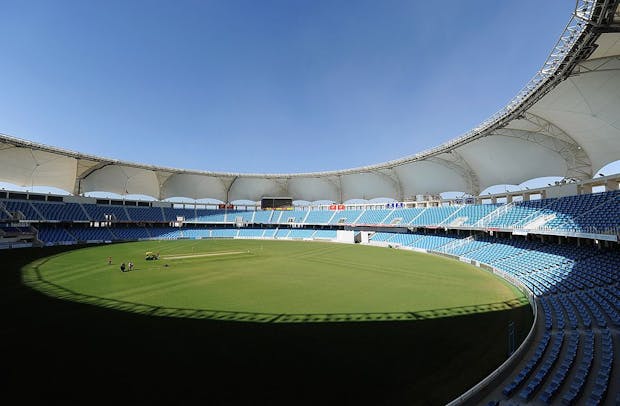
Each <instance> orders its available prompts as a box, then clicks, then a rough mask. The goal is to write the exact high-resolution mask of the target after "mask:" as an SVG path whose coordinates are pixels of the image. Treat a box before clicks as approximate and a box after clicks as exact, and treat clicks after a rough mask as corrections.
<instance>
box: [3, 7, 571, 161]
mask: <svg viewBox="0 0 620 406" xmlns="http://www.w3.org/2000/svg"><path fill="white" fill-rule="evenodd" d="M573 7H574V2H573V1H566V0H545V1H540V0H522V1H497V0H487V1H467V2H466V1H443V2H441V3H437V2H420V1H413V0H412V1H394V0H381V1H376V0H373V1H363V0H360V1H343V0H329V1H316V0H312V1H294V0H282V1H267V0H261V1H255V0H248V1H236V0H223V1H206V0H200V1H153V0H149V1H128V0H123V1H99V2H95V1H79V0H78V1H64V0H59V1H40V2H36V1H23V0H15V1H11V0H9V1H7V0H3V1H1V2H0V49H2V63H1V64H0V89H2V97H0V132H3V133H7V134H10V135H13V136H16V137H19V138H24V139H28V140H32V141H36V142H41V143H45V144H49V145H54V146H58V147H62V148H68V149H71V150H75V151H80V152H86V153H91V154H96V155H101V156H105V157H110V158H115V159H122V160H130V161H136V162H142V163H149V164H155V165H165V166H172V167H181V168H187V169H199V170H214V171H235V172H305V171H321V170H333V169H344V168H350V167H355V166H360V165H367V164H373V163H378V162H382V161H385V160H390V159H396V158H400V157H403V156H405V155H410V154H413V153H416V152H419V151H421V150H424V149H426V148H429V147H433V146H436V145H438V144H440V143H442V142H444V141H447V140H449V139H451V138H454V137H456V136H458V135H460V134H462V133H464V132H466V131H468V130H469V129H471V128H472V127H474V126H475V125H477V124H479V123H480V122H481V121H483V120H484V119H486V118H487V117H489V116H490V115H491V114H492V113H494V112H495V111H497V110H499V109H500V108H501V107H503V106H504V105H505V103H506V102H507V101H509V100H510V99H511V98H512V97H513V96H514V95H515V94H516V93H517V92H518V91H519V90H520V89H521V87H522V86H523V85H524V84H525V83H527V81H528V80H529V79H530V78H531V77H532V76H533V74H534V73H535V72H536V71H537V70H538V69H539V68H540V67H541V65H542V63H543V62H544V60H545V59H546V57H547V55H548V53H549V52H550V50H551V48H552V46H553V45H554V44H555V42H556V40H557V39H558V37H559V35H560V34H561V32H562V30H563V28H564V26H565V24H566V23H567V22H568V19H569V17H570V13H571V12H572V10H573Z"/></svg>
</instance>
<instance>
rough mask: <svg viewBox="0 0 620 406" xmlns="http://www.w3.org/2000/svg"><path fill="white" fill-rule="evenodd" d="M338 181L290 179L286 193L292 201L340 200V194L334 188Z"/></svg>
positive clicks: (336, 188)
mask: <svg viewBox="0 0 620 406" xmlns="http://www.w3.org/2000/svg"><path fill="white" fill-rule="evenodd" d="M338 183H339V181H338V179H334V180H330V178H292V179H290V180H289V182H288V193H289V195H290V197H292V198H293V200H306V201H309V202H314V201H317V200H332V201H335V202H336V201H339V200H340V192H339V191H338V187H337V186H336V185H337V184H338Z"/></svg>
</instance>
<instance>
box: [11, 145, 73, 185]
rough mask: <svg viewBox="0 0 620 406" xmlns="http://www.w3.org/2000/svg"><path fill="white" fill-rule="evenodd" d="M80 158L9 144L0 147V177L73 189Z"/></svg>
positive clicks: (26, 183)
mask: <svg viewBox="0 0 620 406" xmlns="http://www.w3.org/2000/svg"><path fill="white" fill-rule="evenodd" d="M76 166H77V161H76V160H75V159H74V158H70V157H65V156H62V155H58V154H54V153H50V152H44V151H39V150H32V149H30V148H15V147H9V148H6V149H2V150H0V179H1V180H2V181H3V182H9V183H13V184H15V185H19V186H24V187H32V186H53V187H56V188H59V189H62V190H65V191H67V192H73V187H74V185H75V173H76Z"/></svg>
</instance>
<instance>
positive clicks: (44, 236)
mask: <svg viewBox="0 0 620 406" xmlns="http://www.w3.org/2000/svg"><path fill="white" fill-rule="evenodd" d="M0 204H1V206H0V216H3V218H4V221H5V222H7V224H5V225H4V226H3V227H2V228H0V247H4V248H12V247H14V246H19V245H13V244H12V243H16V241H15V240H9V238H11V237H12V236H19V235H28V234H29V235H31V236H32V235H33V233H36V238H37V240H38V241H40V242H41V244H44V245H54V244H75V243H81V242H101V241H119V240H142V239H177V238H189V239H198V238H200V239H202V238H250V239H251V238H269V239H315V240H335V239H336V238H337V230H336V228H342V227H344V226H354V225H356V224H357V225H364V227H368V226H375V227H377V231H372V230H371V231H370V232H369V241H370V243H371V244H379V245H390V246H395V247H399V248H402V249H415V250H421V251H428V252H436V253H441V254H444V255H451V256H454V257H459V258H462V259H465V260H467V261H474V262H475V263H479V264H485V265H487V266H490V267H492V268H493V269H496V270H497V271H498V272H501V273H502V274H503V275H505V277H507V278H509V279H510V280H514V281H518V283H520V284H521V285H522V286H524V287H525V288H527V289H528V290H529V291H530V292H532V293H533V295H534V300H535V301H536V302H537V304H538V308H539V309H540V319H541V322H540V323H541V326H542V328H543V330H544V332H543V333H542V334H541V335H540V338H539V339H538V341H537V342H535V343H534V345H533V346H532V348H533V351H532V352H531V355H530V356H529V358H528V359H525V360H524V361H523V363H522V366H521V367H520V368H519V369H518V370H515V371H514V372H513V374H511V376H510V378H509V380H507V381H506V383H505V384H504V386H503V387H502V388H501V395H502V396H503V397H504V399H506V400H511V401H512V400H514V401H515V402H541V403H543V404H555V403H558V402H561V403H563V404H593V405H595V404H600V403H601V402H603V400H605V399H606V396H607V392H608V388H609V385H610V380H611V378H612V372H613V366H614V359H615V358H614V357H615V351H614V339H613V337H614V336H613V332H614V331H617V329H618V328H620V288H619V287H618V283H619V282H620V266H619V264H620V251H618V249H617V247H616V248H615V249H614V248H606V247H601V246H597V245H593V244H592V240H591V239H590V240H588V241H589V242H590V243H587V244H584V245H577V244H574V243H562V244H559V243H558V240H553V239H549V238H547V239H544V238H526V237H515V236H513V237H511V238H505V237H507V236H509V234H507V233H505V234H504V235H503V236H497V235H490V234H488V233H486V232H483V231H485V230H488V229H492V230H493V229H494V230H497V229H500V230H504V229H507V230H522V229H528V227H534V228H532V229H528V230H530V231H531V230H540V231H545V232H548V231H549V230H554V235H555V236H558V238H559V237H560V236H562V235H564V234H563V233H572V232H588V233H591V232H593V231H595V232H601V233H603V234H601V235H609V234H610V233H617V231H618V225H619V224H620V193H618V192H617V191H611V192H604V193H598V194H590V195H579V196H569V197H562V198H556V199H541V200H534V201H526V202H515V203H509V204H504V205H498V204H484V205H483V204H479V205H459V206H439V207H426V208H394V209H376V208H373V209H368V210H364V209H358V208H356V209H345V210H306V211H302V210H293V211H270V210H259V211H253V210H208V209H197V210H194V209H187V208H182V209H181V208H171V207H165V208H159V207H139V206H116V205H104V204H78V203H65V202H42V201H36V202H35V201H32V202H31V201H26V200H16V199H1V200H0ZM179 217H181V218H182V219H183V221H182V225H181V227H170V226H169V224H170V223H172V222H177V220H178V218H179ZM289 219H292V220H289ZM291 221H292V222H295V223H297V224H298V226H299V225H301V228H289V226H288V224H289V223H290V222H291ZM23 222H27V223H26V225H23ZM90 222H104V223H103V224H105V225H106V226H103V227H101V226H99V227H97V226H88V225H89V224H88V223H90ZM239 222H241V223H243V224H244V225H249V226H250V227H242V228H230V227H229V228H221V225H222V224H224V223H228V224H233V223H239ZM80 223H85V224H80ZM116 223H118V224H116ZM131 223H140V227H137V226H135V225H133V226H132V224H131ZM20 224H21V225H20ZM252 224H256V225H260V226H263V227H264V226H269V225H270V224H272V225H273V226H272V227H276V228H268V229H263V228H252V227H251V225H252ZM93 225H96V224H93ZM201 225H202V226H201ZM319 225H322V226H324V227H325V228H326V229H317V228H316V227H315V226H319ZM31 226H34V227H36V228H32V227H31ZM205 226H206V227H205ZM296 227H297V226H296ZM407 227H411V228H410V229H409V228H407ZM426 227H430V228H427V229H426V230H424V228H426ZM444 229H445V230H444ZM463 229H465V232H462V230H463ZM33 230H36V231H33ZM410 230H416V231H410ZM457 230H461V231H457ZM604 233H607V234H604ZM567 235H568V234H567ZM2 237H6V238H4V240H3V239H2ZM9 241H10V242H9ZM586 388H587V390H586ZM614 396H615V394H614Z"/></svg>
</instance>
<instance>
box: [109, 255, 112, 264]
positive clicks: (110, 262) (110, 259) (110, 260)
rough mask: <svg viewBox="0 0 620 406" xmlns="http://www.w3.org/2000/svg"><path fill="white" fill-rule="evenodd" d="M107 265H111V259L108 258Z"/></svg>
mask: <svg viewBox="0 0 620 406" xmlns="http://www.w3.org/2000/svg"><path fill="white" fill-rule="evenodd" d="M108 265H112V257H108Z"/></svg>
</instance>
